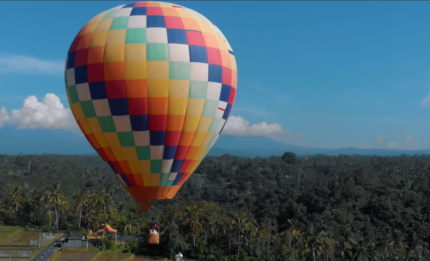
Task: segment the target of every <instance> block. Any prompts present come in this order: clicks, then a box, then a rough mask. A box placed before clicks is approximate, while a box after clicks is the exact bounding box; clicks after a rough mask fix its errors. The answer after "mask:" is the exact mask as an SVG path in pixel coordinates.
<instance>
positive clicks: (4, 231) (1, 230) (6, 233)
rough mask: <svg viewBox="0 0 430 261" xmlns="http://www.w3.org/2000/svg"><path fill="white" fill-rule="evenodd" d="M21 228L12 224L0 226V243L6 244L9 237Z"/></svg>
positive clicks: (16, 233) (14, 235) (17, 233)
mask: <svg viewBox="0 0 430 261" xmlns="http://www.w3.org/2000/svg"><path fill="white" fill-rule="evenodd" d="M21 231H22V230H21V228H19V227H12V226H0V245H3V244H6V242H7V241H9V240H11V238H14V237H16V236H17V235H19V234H20V232H21Z"/></svg>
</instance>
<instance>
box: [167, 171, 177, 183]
mask: <svg viewBox="0 0 430 261" xmlns="http://www.w3.org/2000/svg"><path fill="white" fill-rule="evenodd" d="M176 175H178V172H171V173H170V174H169V178H168V179H167V180H170V181H172V180H175V179H176Z"/></svg>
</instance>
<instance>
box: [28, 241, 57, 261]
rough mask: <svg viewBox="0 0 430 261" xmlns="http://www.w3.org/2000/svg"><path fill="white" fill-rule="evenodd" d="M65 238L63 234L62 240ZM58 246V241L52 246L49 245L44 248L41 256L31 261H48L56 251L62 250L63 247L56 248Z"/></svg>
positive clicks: (38, 255) (40, 253)
mask: <svg viewBox="0 0 430 261" xmlns="http://www.w3.org/2000/svg"><path fill="white" fill-rule="evenodd" d="M62 236H63V234H61V236H60V238H61V237H62ZM56 244H58V240H54V242H52V243H51V244H49V245H47V246H46V247H45V248H43V249H42V250H41V251H40V252H39V254H37V256H36V257H35V258H33V259H32V260H31V261H48V260H49V258H50V257H51V256H52V255H53V254H54V252H55V251H57V250H58V249H60V248H61V247H57V246H55V245H56Z"/></svg>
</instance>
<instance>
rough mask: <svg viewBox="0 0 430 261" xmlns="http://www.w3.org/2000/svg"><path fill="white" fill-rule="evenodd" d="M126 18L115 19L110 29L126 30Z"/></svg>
mask: <svg viewBox="0 0 430 261" xmlns="http://www.w3.org/2000/svg"><path fill="white" fill-rule="evenodd" d="M127 24H128V17H116V18H114V19H113V21H112V23H111V25H110V29H111V30H112V29H125V28H127Z"/></svg>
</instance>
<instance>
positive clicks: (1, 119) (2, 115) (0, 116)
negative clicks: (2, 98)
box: [0, 107, 10, 128]
mask: <svg viewBox="0 0 430 261" xmlns="http://www.w3.org/2000/svg"><path fill="white" fill-rule="evenodd" d="M9 120H10V119H9V115H8V114H7V111H6V109H5V108H4V107H2V108H1V110H0V128H1V127H3V126H4V125H6V124H8V123H9Z"/></svg>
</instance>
